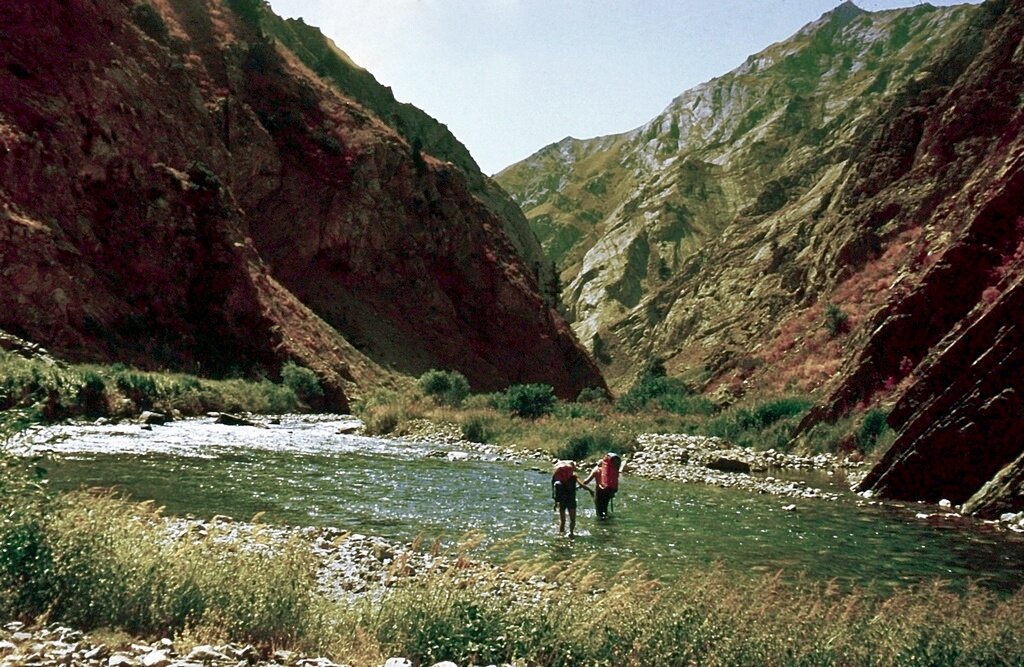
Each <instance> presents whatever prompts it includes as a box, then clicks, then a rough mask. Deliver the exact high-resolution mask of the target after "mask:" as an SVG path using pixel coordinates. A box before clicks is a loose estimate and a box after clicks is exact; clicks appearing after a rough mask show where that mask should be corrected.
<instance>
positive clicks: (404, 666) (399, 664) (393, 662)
mask: <svg viewBox="0 0 1024 667" xmlns="http://www.w3.org/2000/svg"><path fill="white" fill-rule="evenodd" d="M384 667H412V662H410V661H409V660H407V659H406V658H388V659H387V662H385V663H384Z"/></svg>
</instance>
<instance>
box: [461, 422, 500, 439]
mask: <svg viewBox="0 0 1024 667" xmlns="http://www.w3.org/2000/svg"><path fill="white" fill-rule="evenodd" d="M492 428H493V426H492V424H491V420H489V419H487V418H485V417H480V416H473V417H470V418H469V419H467V420H466V421H464V422H462V439H463V440H468V441H470V442H479V443H480V444H486V443H487V442H489V441H490V439H491V437H492V435H491V431H492Z"/></svg>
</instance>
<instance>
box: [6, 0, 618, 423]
mask: <svg viewBox="0 0 1024 667" xmlns="http://www.w3.org/2000/svg"><path fill="white" fill-rule="evenodd" d="M264 24H266V25H267V29H266V30H265V29H264V28H263V25H264ZM278 24H279V20H278V19H277V18H276V17H273V16H271V15H270V14H269V12H268V10H267V8H266V7H264V6H263V4H262V3H259V2H247V1H245V0H232V1H231V2H227V3H226V4H222V3H220V2H218V1H215V0H161V1H159V2H154V3H153V4H149V3H146V2H139V3H133V2H127V1H122V0H101V1H100V2H98V3H83V2H77V1H74V2H67V3H57V2H49V1H48V2H39V3H14V4H11V3H8V4H6V5H4V6H3V7H0V25H2V28H0V30H2V31H3V40H2V44H3V46H0V55H2V59H3V62H2V65H3V68H2V69H0V258H2V266H0V329H6V330H8V331H10V332H12V333H14V334H17V335H19V336H22V337H24V338H27V339H29V340H32V341H36V342H39V343H41V344H44V345H46V346H47V347H49V348H50V349H52V350H53V351H54V352H55V353H57V354H60V355H62V356H67V357H69V358H72V359H79V360H83V359H89V360H102V361H113V360H118V361H124V362H127V363H132V364H135V365H139V366H142V367H154V366H161V367H170V368H180V369H187V370H190V371H197V370H198V371H199V372H202V373H210V374H225V373H239V372H241V373H269V374H274V373H276V372H277V369H278V368H279V367H280V364H281V363H282V362H283V361H285V360H287V359H294V360H296V361H298V362H299V363H300V364H303V365H306V366H308V367H310V368H313V369H314V370H315V371H316V372H317V373H318V374H319V375H320V376H321V378H322V379H323V380H324V381H325V383H326V384H327V385H328V389H329V396H330V398H332V399H333V401H332V402H333V404H334V405H335V406H336V407H344V405H345V400H346V396H348V395H353V394H358V393H359V392H360V391H362V390H364V389H365V388H366V387H368V386H371V385H373V384H375V383H379V382H382V381H387V378H389V377H391V376H392V375H393V374H394V373H396V372H397V373H412V374H416V373H420V372H422V371H424V370H427V369H428V368H430V367H441V368H454V369H458V370H461V371H462V372H463V373H465V374H466V375H467V377H469V379H470V381H471V382H472V383H473V386H474V388H477V389H495V388H500V387H503V386H506V385H508V384H510V383H514V382H546V383H548V384H551V385H553V386H555V387H556V389H557V391H558V392H559V394H560V395H562V396H567V397H568V396H575V394H576V393H578V392H579V390H580V389H582V388H585V387H588V386H603V382H602V380H601V377H600V374H599V373H598V371H597V369H596V367H595V366H594V365H593V364H592V363H591V362H590V361H589V359H588V357H587V355H586V354H585V353H584V352H583V351H582V350H581V349H580V348H579V346H578V345H577V344H576V342H575V340H574V338H573V336H572V334H571V332H570V331H569V329H568V327H567V326H566V325H565V324H564V322H563V321H562V320H561V318H560V317H559V316H558V315H557V313H555V312H554V311H553V310H552V309H551V308H550V307H548V305H547V304H546V303H545V301H544V299H543V297H542V296H541V294H540V290H539V287H538V282H537V275H538V272H537V270H536V269H535V267H532V266H530V265H529V263H530V262H531V261H532V260H529V259H528V260H524V259H523V257H521V256H520V254H519V251H520V250H521V249H522V248H524V247H525V246H524V244H523V243H522V242H521V239H519V240H518V241H514V240H513V239H512V238H511V237H510V235H509V230H510V229H513V228H515V226H516V223H515V221H514V220H513V221H512V222H508V221H506V220H504V219H503V218H502V217H501V211H499V210H497V209H498V208H501V209H502V211H504V212H506V213H507V207H502V206H501V205H500V202H498V199H500V197H497V196H496V195H494V192H495V191H496V186H494V185H493V184H491V183H489V182H488V181H487V180H486V179H485V178H484V177H483V176H482V175H481V174H480V173H479V170H475V171H474V170H473V168H475V165H472V164H470V163H471V158H470V159H469V163H466V162H465V160H464V159H463V160H462V162H463V163H464V164H462V165H459V164H455V163H452V162H445V161H442V160H440V159H437V158H435V157H434V156H432V155H430V154H429V152H428V150H429V149H427V148H426V142H424V143H423V145H424V147H425V148H424V151H423V152H421V151H420V150H418V149H416V150H414V146H416V145H417V143H418V142H411V141H409V140H407V139H406V138H403V136H402V135H401V134H399V133H398V132H396V131H395V130H394V129H393V128H391V127H389V126H388V125H387V124H385V123H384V122H382V121H381V120H379V119H378V118H377V117H376V116H375V115H374V113H373V109H372V108H367V107H366V106H363V105H362V103H361V102H360V100H358V99H354V98H353V97H350V96H347V95H345V94H343V93H342V92H341V91H340V90H339V89H338V87H337V85H336V84H335V83H334V82H332V81H331V80H330V79H329V78H323V77H321V76H319V75H318V74H317V73H315V72H313V71H311V70H310V69H309V67H308V66H307V65H306V64H305V63H304V62H303V61H302V59H301V58H300V57H298V56H297V55H296V54H295V52H293V51H290V50H288V49H287V48H285V47H284V46H283V45H282V44H281V43H279V42H278V41H275V40H274V39H273V38H272V37H271V35H272V33H273V31H272V30H270V27H271V26H272V25H278ZM370 78H371V79H372V77H370ZM374 83H375V82H374ZM392 99H393V98H392ZM405 113H406V116H407V117H409V118H413V117H417V118H419V116H416V115H415V114H414V113H413V112H412V111H411V110H406V112H405ZM420 116H422V117H424V118H425V115H424V114H420ZM431 121H432V119H431ZM432 122H433V123H434V124H435V125H438V126H439V125H440V124H437V123H436V121H432ZM421 125H422V126H423V127H426V126H427V121H426V120H422V121H421ZM412 131H414V130H410V132H412ZM431 136H433V135H431ZM445 141H449V140H448V139H445ZM450 142H454V138H451V139H450ZM450 142H449V143H450ZM440 143H441V140H440V139H432V140H431V145H432V146H434V145H440ZM455 143H457V142H455ZM452 145H453V146H454V144H452ZM449 150H450V151H452V155H455V154H456V153H457V149H456V148H450V149H449ZM463 150H464V149H463ZM465 157H468V153H466V155H465ZM481 193H484V194H481ZM486 193H491V196H490V197H488V196H487V195H486ZM495 202H498V203H495ZM517 242H518V247H517Z"/></svg>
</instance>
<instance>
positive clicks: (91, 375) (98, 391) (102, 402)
mask: <svg viewBox="0 0 1024 667" xmlns="http://www.w3.org/2000/svg"><path fill="white" fill-rule="evenodd" d="M106 392H107V383H106V382H104V381H103V378H102V377H100V375H99V373H96V372H95V371H86V372H84V373H83V374H82V385H81V386H80V387H79V388H78V395H77V397H76V399H77V403H78V406H79V409H80V410H81V412H82V413H83V414H84V415H85V416H87V417H99V416H100V415H104V414H106V413H107V397H106Z"/></svg>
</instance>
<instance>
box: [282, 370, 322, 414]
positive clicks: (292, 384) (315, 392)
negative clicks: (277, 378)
mask: <svg viewBox="0 0 1024 667" xmlns="http://www.w3.org/2000/svg"><path fill="white" fill-rule="evenodd" d="M281 382H282V383H283V384H284V386H286V387H288V388H289V389H291V390H292V391H293V392H295V396H296V397H297V398H298V399H299V400H300V401H302V402H303V403H305V404H306V405H307V406H311V405H314V404H316V403H317V402H318V401H320V399H322V398H323V397H324V389H323V387H321V386H320V379H319V378H317V376H316V373H314V372H313V371H312V370H310V369H308V368H306V367H305V366H299V365H298V364H296V363H295V362H294V361H287V362H285V364H284V366H283V367H281Z"/></svg>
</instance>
